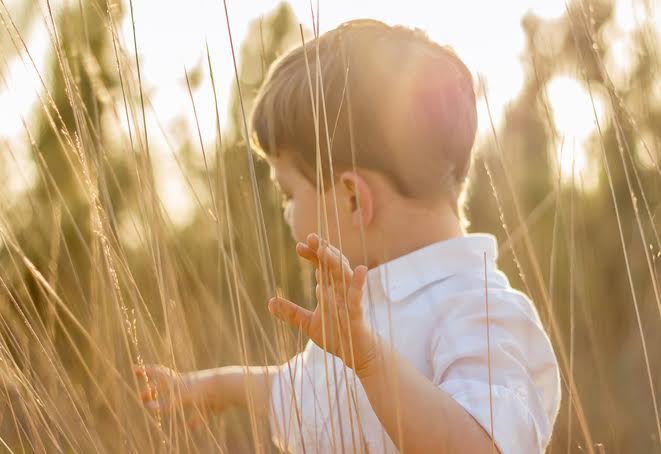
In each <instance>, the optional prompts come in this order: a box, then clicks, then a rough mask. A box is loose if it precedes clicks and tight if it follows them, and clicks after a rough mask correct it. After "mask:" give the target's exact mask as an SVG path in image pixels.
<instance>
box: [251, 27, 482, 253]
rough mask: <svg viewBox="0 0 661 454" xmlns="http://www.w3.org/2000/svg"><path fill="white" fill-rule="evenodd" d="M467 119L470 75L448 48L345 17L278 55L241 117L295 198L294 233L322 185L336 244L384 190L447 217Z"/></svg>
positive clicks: (467, 138) (459, 175)
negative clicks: (442, 210)
mask: <svg viewBox="0 0 661 454" xmlns="http://www.w3.org/2000/svg"><path fill="white" fill-rule="evenodd" d="M476 126H477V115H476V106H475V94H474V91H473V80H472V77H471V74H470V71H469V70H468V69H467V68H466V66H465V65H464V64H463V63H462V61H461V60H460V59H459V58H458V57H457V56H456V55H455V53H454V52H453V51H452V50H451V49H449V48H447V47H442V46H439V45H438V44H436V43H434V42H433V41H431V40H429V39H428V37H427V36H426V35H425V34H424V33H423V32H422V31H420V30H411V29H408V28H405V27H402V26H394V27H392V26H388V25H386V24H383V23H381V22H378V21H374V20H356V21H350V22H346V23H344V24H342V25H340V26H339V27H337V28H336V29H334V30H331V31H329V32H327V33H325V34H323V35H322V36H320V37H319V39H318V40H313V41H310V42H308V43H306V44H305V45H304V46H299V47H298V48H295V49H293V50H292V51H290V52H289V53H288V54H286V55H285V56H283V57H282V58H281V59H279V60H278V61H277V62H276V63H275V64H274V65H273V66H272V67H271V69H270V71H269V74H268V76H267V79H266V81H265V83H264V85H263V87H262V89H261V91H260V94H259V96H258V97H257V100H256V102H255V107H254V110H253V114H252V119H251V127H252V132H253V137H252V139H253V141H254V142H255V145H256V148H257V149H258V150H260V152H261V154H262V155H264V156H265V157H266V159H267V160H268V162H269V164H270V165H271V167H272V171H273V172H272V173H273V176H274V178H275V180H276V181H277V182H278V183H279V184H280V186H281V187H282V189H283V191H284V192H286V193H290V194H291V195H292V196H293V201H292V204H293V205H295V206H291V207H290V212H289V216H288V222H289V223H290V226H291V227H292V233H293V234H294V237H295V238H296V239H299V240H300V239H302V238H304V237H305V235H306V234H308V233H310V232H313V231H319V230H320V229H319V228H318V227H319V226H318V225H317V213H318V212H317V206H316V202H317V198H316V191H315V188H316V187H317V186H318V185H319V186H321V185H323V190H324V192H323V194H322V197H323V198H324V199H326V201H327V202H328V204H327V205H326V207H323V206H322V207H321V209H322V210H323V209H324V208H325V210H326V212H327V213H328V216H329V218H328V223H329V225H328V226H329V227H330V231H329V232H328V235H329V237H330V239H331V241H334V237H335V236H336V235H342V241H343V243H345V244H346V243H347V242H350V243H354V242H355V240H357V238H359V230H360V229H361V228H362V229H366V228H369V225H370V223H373V222H374V221H377V220H379V216H380V214H381V213H382V212H383V210H380V207H382V206H384V205H383V203H384V202H386V201H388V200H390V201H393V200H395V199H397V200H398V201H399V202H402V203H403V204H404V205H406V204H410V205H411V206H413V205H415V206H419V207H427V209H429V208H435V207H439V206H447V207H448V208H449V213H450V214H455V215H457V214H458V213H459V210H460V206H459V203H460V202H459V197H460V194H461V192H462V190H463V187H464V183H465V179H466V175H467V172H468V169H469V166H470V161H471V149H472V146H473V142H474V139H475V131H476ZM329 151H330V152H329ZM331 164H332V168H331ZM318 168H320V172H319V173H317V169H318ZM331 180H332V182H333V183H335V187H336V191H337V192H336V194H332V191H330V189H331V187H332V182H331ZM338 183H340V184H338ZM294 186H296V189H294ZM303 192H307V194H302V193H303ZM357 199H359V201H360V205H361V207H362V208H363V210H362V211H363V212H362V213H361V212H360V210H358V209H357V208H358V205H359V203H358V200H357ZM335 200H337V203H338V207H337V208H338V209H337V210H336V209H335V205H334V202H335ZM345 202H346V203H345ZM336 214H337V216H338V217H339V224H340V231H339V232H333V230H337V229H336V228H335V227H336V225H335V224H336V221H338V219H336ZM390 214H392V213H390ZM335 242H337V241H336V240H335ZM347 246H349V245H348V244H347ZM350 258H351V257H350Z"/></svg>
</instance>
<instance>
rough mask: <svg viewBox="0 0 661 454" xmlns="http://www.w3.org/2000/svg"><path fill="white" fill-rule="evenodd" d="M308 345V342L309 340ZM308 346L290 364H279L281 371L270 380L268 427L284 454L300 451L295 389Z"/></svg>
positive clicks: (298, 403) (299, 403)
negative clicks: (285, 453)
mask: <svg viewBox="0 0 661 454" xmlns="http://www.w3.org/2000/svg"><path fill="white" fill-rule="evenodd" d="M309 342H311V341H309ZM309 347H310V345H306V348H305V350H303V351H302V352H301V353H298V354H297V355H295V356H293V357H292V358H291V359H289V361H287V362H285V363H284V364H282V365H280V370H279V372H278V373H277V374H275V375H274V376H273V378H272V380H271V397H270V411H269V425H270V428H271V439H272V441H273V443H274V444H275V445H276V446H277V447H278V449H280V450H281V451H283V452H299V451H300V446H301V444H302V441H301V435H302V434H301V433H300V431H299V430H298V429H299V428H300V427H301V425H300V423H299V422H298V419H297V418H299V417H300V413H299V410H300V407H301V402H297V398H296V392H295V391H294V390H295V389H297V388H298V386H297V383H299V386H300V380H301V377H302V368H303V363H304V361H305V359H306V356H307V355H308V353H307V352H308V351H309Z"/></svg>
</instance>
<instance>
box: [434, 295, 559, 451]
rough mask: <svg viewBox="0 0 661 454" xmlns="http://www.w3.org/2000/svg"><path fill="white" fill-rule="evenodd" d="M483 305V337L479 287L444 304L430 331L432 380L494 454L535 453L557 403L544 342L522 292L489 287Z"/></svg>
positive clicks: (555, 376)
mask: <svg viewBox="0 0 661 454" xmlns="http://www.w3.org/2000/svg"><path fill="white" fill-rule="evenodd" d="M488 305H489V317H488V322H489V338H488V339H487V313H486V298H485V292H484V290H482V291H481V292H470V293H466V294H463V295H461V296H460V297H457V301H454V302H452V304H451V305H450V306H449V307H452V310H451V311H450V313H449V314H444V316H443V319H442V320H440V321H439V323H437V324H436V326H435V328H434V332H433V334H432V341H431V351H430V355H431V366H432V374H433V378H432V380H433V382H434V384H436V385H437V386H439V387H440V388H441V389H442V390H444V391H445V392H447V393H448V394H449V395H450V396H451V397H452V398H454V399H455V401H456V402H458V403H459V404H460V405H461V406H462V407H463V408H464V409H465V410H466V411H467V412H468V413H469V414H471V415H472V416H473V418H475V420H476V421H477V422H478V423H479V424H480V425H481V426H482V427H483V428H484V429H485V431H486V432H487V433H489V434H490V435H492V437H493V440H494V442H495V444H496V446H497V447H498V449H499V450H500V452H501V454H524V453H525V454H529V453H542V452H543V451H544V449H545V447H546V445H547V444H548V441H549V439H550V437H551V431H552V428H553V422H554V420H555V418H556V415H557V412H558V408H559V406H560V377H559V370H558V365H557V360H556V357H555V354H554V352H553V349H552V347H551V343H550V341H549V338H548V336H547V335H546V332H545V331H544V328H543V327H542V325H541V322H540V320H539V317H538V315H537V312H536V311H535V309H534V307H533V306H532V304H531V303H530V301H529V300H528V298H527V297H525V295H523V294H522V293H520V292H517V291H515V290H511V289H493V290H491V289H489V298H488ZM446 307H447V306H446ZM489 356H490V362H491V366H490V367H489Z"/></svg>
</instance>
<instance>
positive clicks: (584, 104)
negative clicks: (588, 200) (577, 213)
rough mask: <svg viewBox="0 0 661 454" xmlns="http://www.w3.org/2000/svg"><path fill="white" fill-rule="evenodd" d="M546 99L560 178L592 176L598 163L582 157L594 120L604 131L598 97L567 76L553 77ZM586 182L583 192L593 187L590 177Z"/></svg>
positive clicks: (601, 106) (592, 130)
mask: <svg viewBox="0 0 661 454" xmlns="http://www.w3.org/2000/svg"><path fill="white" fill-rule="evenodd" d="M591 95H592V96H591ZM547 96H548V99H549V104H550V107H551V110H552V112H553V121H554V123H555V127H556V129H557V132H558V135H559V139H558V140H559V143H558V148H557V157H558V159H559V160H560V169H561V172H562V174H563V177H564V178H565V179H570V178H571V177H572V174H574V175H579V174H584V173H586V172H587V173H590V174H592V175H594V172H591V168H592V167H593V166H595V165H598V162H591V161H590V159H589V157H588V156H587V155H586V152H585V145H586V144H585V142H586V141H587V140H588V139H589V138H590V136H591V135H592V134H594V133H595V131H596V130H597V123H596V121H597V120H598V121H599V122H600V126H601V127H602V128H603V127H604V125H603V120H604V106H603V102H602V100H601V97H600V96H599V94H598V93H592V94H590V93H589V92H588V91H587V90H586V89H585V88H584V87H583V85H582V84H580V83H579V82H577V81H576V79H573V78H571V77H568V76H557V77H555V78H554V79H553V80H551V82H549V84H548V87H547ZM593 104H594V110H593V108H592V106H593ZM595 112H596V114H595ZM595 115H596V119H595ZM586 181H587V182H586V184H585V189H586V190H589V189H590V188H593V187H594V186H595V185H596V184H597V181H595V178H594V177H591V178H587V179H586Z"/></svg>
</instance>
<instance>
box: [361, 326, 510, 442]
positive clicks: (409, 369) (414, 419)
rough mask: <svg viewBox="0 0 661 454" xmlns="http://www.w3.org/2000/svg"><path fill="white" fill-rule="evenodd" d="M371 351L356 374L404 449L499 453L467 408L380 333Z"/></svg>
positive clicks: (393, 435) (391, 436)
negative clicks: (421, 371) (397, 350)
mask: <svg viewBox="0 0 661 454" xmlns="http://www.w3.org/2000/svg"><path fill="white" fill-rule="evenodd" d="M371 351H372V352H373V354H371V355H370V356H369V359H368V360H367V361H366V362H365V363H364V364H363V365H361V366H360V367H357V368H356V371H355V372H356V375H357V376H358V377H359V379H360V382H361V384H362V385H363V388H364V389H365V393H366V394H367V397H368V399H369V401H370V404H371V405H372V409H373V410H374V413H375V414H376V415H377V416H378V418H379V421H381V424H382V425H383V427H384V428H385V429H386V432H388V435H390V438H391V439H392V440H393V442H394V443H395V444H396V445H397V447H398V448H399V449H400V451H403V452H411V453H418V452H420V453H423V452H441V453H454V452H457V453H463V452H466V453H498V452H499V451H498V448H497V447H496V446H495V443H494V442H493V440H492V438H491V437H490V436H489V434H487V432H486V431H485V430H484V428H483V427H482V426H481V425H480V424H479V423H478V422H477V421H475V419H473V417H472V416H471V415H470V414H469V413H468V412H467V411H466V410H465V409H464V407H462V406H461V405H459V404H458V403H457V402H456V401H455V400H454V399H453V398H452V397H451V396H450V395H449V394H447V393H446V392H445V391H443V390H442V389H440V388H438V387H437V386H435V385H434V384H433V383H432V382H431V381H430V380H429V379H428V378H427V377H425V376H424V375H422V374H421V373H420V372H419V371H418V370H417V369H416V368H415V367H413V365H412V364H411V363H410V362H408V361H407V360H406V359H405V358H403V357H402V356H401V355H399V354H398V353H397V352H396V351H394V350H392V349H390V348H389V347H388V346H387V345H385V343H384V342H383V341H382V340H380V339H379V338H378V337H376V336H373V349H372V350H371Z"/></svg>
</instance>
